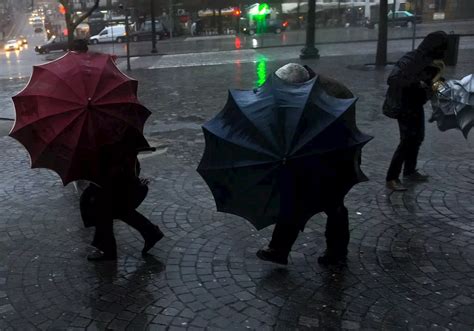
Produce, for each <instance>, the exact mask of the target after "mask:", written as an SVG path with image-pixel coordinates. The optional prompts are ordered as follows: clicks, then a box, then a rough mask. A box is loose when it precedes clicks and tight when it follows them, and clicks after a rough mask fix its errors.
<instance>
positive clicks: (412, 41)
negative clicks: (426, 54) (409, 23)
mask: <svg viewBox="0 0 474 331" xmlns="http://www.w3.org/2000/svg"><path fill="white" fill-rule="evenodd" d="M417 2H418V1H417V0H415V9H414V10H413V15H415V19H414V20H413V36H412V40H411V50H414V49H415V39H416V9H417V8H416V7H417V4H418V3H417Z"/></svg>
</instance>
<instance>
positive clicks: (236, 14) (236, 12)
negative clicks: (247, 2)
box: [234, 8, 242, 16]
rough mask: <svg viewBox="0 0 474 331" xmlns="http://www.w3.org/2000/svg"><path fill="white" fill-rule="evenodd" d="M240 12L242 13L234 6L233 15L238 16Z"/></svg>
mask: <svg viewBox="0 0 474 331" xmlns="http://www.w3.org/2000/svg"><path fill="white" fill-rule="evenodd" d="M240 14H242V12H241V11H240V9H239V8H235V9H234V16H240Z"/></svg>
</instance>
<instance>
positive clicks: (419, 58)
mask: <svg viewBox="0 0 474 331" xmlns="http://www.w3.org/2000/svg"><path fill="white" fill-rule="evenodd" d="M447 45H448V38H447V34H446V33H445V32H443V31H437V32H433V33H430V34H429V35H427V36H426V37H425V39H423V41H422V42H421V44H420V45H419V46H418V48H417V49H416V50H413V51H411V52H408V53H406V54H405V55H404V56H403V57H402V58H401V59H400V60H398V62H397V63H396V64H395V67H394V68H393V70H392V72H391V73H390V75H389V77H388V79H387V84H388V85H389V88H388V91H387V98H392V100H395V102H396V103H397V104H398V105H399V114H398V115H397V117H396V118H397V120H398V126H399V129H400V143H399V145H398V147H397V149H396V151H395V153H394V154H393V158H392V161H391V163H390V167H389V169H388V172H387V176H386V186H387V188H389V189H391V190H394V191H405V190H406V187H405V186H404V185H403V184H402V182H401V181H400V179H399V176H400V174H401V172H402V168H403V176H404V178H405V179H407V180H411V181H418V182H422V181H426V180H427V179H428V176H427V175H423V174H421V173H419V172H418V170H417V169H416V164H417V158H418V151H419V149H420V146H421V144H422V142H423V139H424V134H425V116H424V109H423V105H424V104H425V103H426V102H427V101H428V100H429V99H430V97H431V93H432V89H431V84H432V79H433V78H434V77H435V76H436V75H437V73H438V70H439V69H437V68H436V67H435V66H433V65H432V63H433V61H434V60H442V59H443V58H444V57H445V52H446V50H447Z"/></svg>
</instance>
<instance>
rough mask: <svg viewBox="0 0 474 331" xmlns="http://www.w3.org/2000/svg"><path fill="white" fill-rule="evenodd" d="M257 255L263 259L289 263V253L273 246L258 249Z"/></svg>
mask: <svg viewBox="0 0 474 331" xmlns="http://www.w3.org/2000/svg"><path fill="white" fill-rule="evenodd" d="M257 257H258V258H259V259H260V260H263V261H270V262H273V263H278V264H284V265H287V264H288V254H284V253H281V252H278V251H277V250H275V249H273V248H266V249H260V250H258V251H257Z"/></svg>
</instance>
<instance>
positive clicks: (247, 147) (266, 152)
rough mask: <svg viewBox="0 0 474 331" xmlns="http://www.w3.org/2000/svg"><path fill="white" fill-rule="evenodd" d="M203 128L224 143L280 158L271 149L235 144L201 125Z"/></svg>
mask: <svg viewBox="0 0 474 331" xmlns="http://www.w3.org/2000/svg"><path fill="white" fill-rule="evenodd" d="M203 128H204V129H205V130H206V131H207V132H209V134H211V135H213V136H214V137H217V138H218V139H222V140H224V141H225V142H226V143H228V144H232V145H234V146H237V147H240V148H244V149H246V150H250V151H253V152H256V153H262V154H265V155H266V156H269V157H272V158H275V159H277V160H280V158H279V157H278V155H276V154H272V153H271V151H270V152H269V151H267V150H264V149H261V150H260V149H253V148H251V147H249V146H243V145H239V144H237V143H236V142H234V141H230V140H226V139H224V138H223V137H221V136H219V135H217V134H215V133H214V132H212V131H210V130H209V129H208V128H206V127H203Z"/></svg>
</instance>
